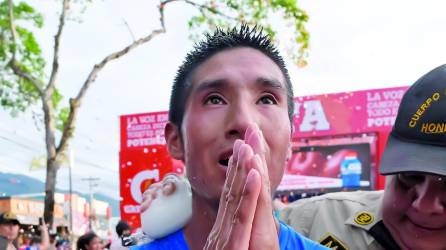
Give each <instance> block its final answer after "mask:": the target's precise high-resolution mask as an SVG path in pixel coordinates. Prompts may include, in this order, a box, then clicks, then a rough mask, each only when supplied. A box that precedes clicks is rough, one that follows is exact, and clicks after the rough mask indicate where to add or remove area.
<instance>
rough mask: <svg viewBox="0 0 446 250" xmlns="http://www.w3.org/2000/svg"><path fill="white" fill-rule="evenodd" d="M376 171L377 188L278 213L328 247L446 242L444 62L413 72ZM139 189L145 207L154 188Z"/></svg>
mask: <svg viewBox="0 0 446 250" xmlns="http://www.w3.org/2000/svg"><path fill="white" fill-rule="evenodd" d="M380 173H381V174H383V175H386V176H387V177H386V187H385V189H384V190H381V191H356V192H337V193H330V194H326V195H322V196H317V197H312V198H308V199H301V200H298V201H295V202H293V203H291V204H290V205H288V206H287V207H286V208H284V209H283V210H282V212H281V219H282V220H283V221H284V222H285V223H287V224H289V225H290V226H292V227H293V228H294V229H295V230H297V231H298V232H300V233H301V234H303V235H305V236H307V237H309V238H310V239H313V240H317V241H319V242H320V243H321V244H323V245H325V246H328V247H330V248H332V249H338V250H339V249H341V250H342V249H369V250H382V249H395V250H398V249H427V250H431V249H432V250H444V249H446V240H445V239H446V65H442V66H439V67H437V68H435V69H433V70H432V71H430V72H428V73H427V74H425V75H424V76H422V77H421V78H420V79H419V80H417V81H416V82H415V83H414V84H413V85H412V86H411V87H410V88H409V90H407V92H406V93H405V94H404V96H403V99H402V101H401V104H400V108H399V110H398V114H397V118H396V121H395V124H394V126H393V128H392V131H391V133H390V136H389V138H388V141H387V145H386V148H385V151H384V155H383V157H382V159H381V162H380ZM175 185H177V184H175V183H174V182H167V181H166V182H164V181H163V183H161V184H156V185H154V187H153V188H151V189H149V191H148V192H147V193H145V194H144V199H145V201H144V204H143V205H144V206H143V209H148V208H149V207H150V203H151V201H152V200H153V199H156V196H155V195H154V193H156V190H157V189H160V188H161V189H163V193H164V195H171V194H172V193H174V192H175Z"/></svg>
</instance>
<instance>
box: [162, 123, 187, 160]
mask: <svg viewBox="0 0 446 250" xmlns="http://www.w3.org/2000/svg"><path fill="white" fill-rule="evenodd" d="M164 137H165V138H166V144H167V150H168V151H169V154H170V155H171V156H172V157H173V158H175V159H177V160H181V161H183V162H184V147H183V141H182V140H181V135H180V128H178V127H177V126H176V125H175V124H173V123H171V122H168V123H167V124H166V127H165V128H164Z"/></svg>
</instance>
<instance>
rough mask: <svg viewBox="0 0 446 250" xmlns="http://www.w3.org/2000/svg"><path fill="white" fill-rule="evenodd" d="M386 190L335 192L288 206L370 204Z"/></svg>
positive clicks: (301, 200) (298, 201)
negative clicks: (343, 203)
mask: <svg viewBox="0 0 446 250" xmlns="http://www.w3.org/2000/svg"><path fill="white" fill-rule="evenodd" d="M383 194H384V192H383V191H382V190H379V191H354V192H334V193H328V194H324V195H320V196H314V197H311V198H304V199H300V200H297V201H295V202H293V203H291V204H290V205H289V206H288V207H290V208H293V207H300V208H302V207H312V206H320V205H322V204H324V203H342V202H345V203H359V204H362V205H368V204H370V203H374V202H375V201H377V200H379V199H381V198H382V196H383Z"/></svg>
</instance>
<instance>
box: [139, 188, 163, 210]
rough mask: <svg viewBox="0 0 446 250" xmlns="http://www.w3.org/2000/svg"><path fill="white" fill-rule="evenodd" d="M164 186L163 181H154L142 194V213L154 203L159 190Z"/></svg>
mask: <svg viewBox="0 0 446 250" xmlns="http://www.w3.org/2000/svg"><path fill="white" fill-rule="evenodd" d="M161 188H162V184H161V183H154V184H152V185H150V186H149V188H147V190H146V191H144V193H143V194H142V202H141V213H144V212H145V211H146V210H147V209H148V208H149V207H150V204H152V201H153V200H154V199H156V197H157V193H158V190H159V189H161Z"/></svg>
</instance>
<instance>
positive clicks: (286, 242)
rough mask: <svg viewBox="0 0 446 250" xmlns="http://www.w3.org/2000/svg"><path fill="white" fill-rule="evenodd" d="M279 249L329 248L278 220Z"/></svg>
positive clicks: (324, 249) (317, 249)
mask: <svg viewBox="0 0 446 250" xmlns="http://www.w3.org/2000/svg"><path fill="white" fill-rule="evenodd" d="M279 242H280V250H291V249H304V250H306V249H315V250H319V249H321V250H327V249H329V248H327V247H325V246H322V245H321V244H319V243H318V242H315V241H313V240H310V239H308V238H306V237H305V236H303V235H301V234H299V233H298V232H296V231H295V230H294V229H292V228H291V227H289V226H288V225H286V224H285V223H283V222H281V221H280V232H279Z"/></svg>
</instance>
